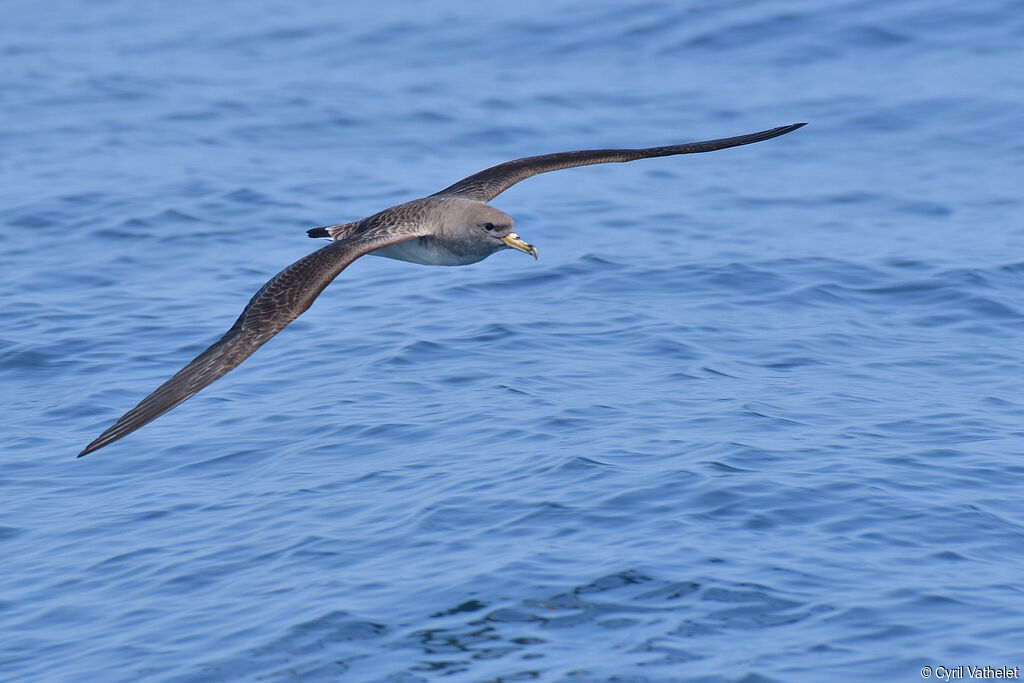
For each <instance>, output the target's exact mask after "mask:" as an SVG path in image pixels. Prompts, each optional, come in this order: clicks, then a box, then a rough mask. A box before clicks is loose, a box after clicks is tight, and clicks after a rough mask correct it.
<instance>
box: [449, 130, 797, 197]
mask: <svg viewBox="0 0 1024 683" xmlns="http://www.w3.org/2000/svg"><path fill="white" fill-rule="evenodd" d="M805 125H807V124H805V123H794V124H791V125H788V126H779V127H778V128H772V129H770V130H762V131H760V132H758V133H748V134H747V135H737V136H736V137H732V138H720V139H718V140H704V141H703V142H688V143H685V144H682V145H668V146H667V147H648V148H645V149H587V150H581V151H578V152H558V153H556V154H544V155H541V156H537V157H525V158H523V159H513V160H512V161H506V162H505V163H503V164H498V165H497V166H491V167H490V168H488V169H485V170H483V171H480V172H479V173H474V174H473V175H471V176H468V177H466V178H463V179H462V180H460V181H459V182H457V183H455V184H454V185H450V186H448V187H446V188H444V189H443V190H441V191H440V192H436V193H434V194H433V195H431V196H433V197H464V198H466V199H475V200H477V201H481V202H489V201H491V200H492V199H494V198H495V197H497V196H498V195H499V194H501V193H502V192H504V191H505V190H507V189H508V188H510V187H512V186H513V185H515V184H516V183H518V182H520V181H523V180H526V179H527V178H529V177H531V176H535V175H537V174H538V173H547V172H548V171H557V170H559V169H562V168H573V167H575V166H590V165H591V164H607V163H612V162H622V161H636V160H637V159H649V158H651V157H667V156H672V155H673V154H694V153H697V152H714V151H715V150H719V149H725V148H727V147H739V146H740V145H749V144H750V143H752V142H761V141H762V140H770V139H772V138H775V137H778V136H780V135H785V134H786V133H790V132H792V131H794V130H796V129H797V128H800V127H801V126H805Z"/></svg>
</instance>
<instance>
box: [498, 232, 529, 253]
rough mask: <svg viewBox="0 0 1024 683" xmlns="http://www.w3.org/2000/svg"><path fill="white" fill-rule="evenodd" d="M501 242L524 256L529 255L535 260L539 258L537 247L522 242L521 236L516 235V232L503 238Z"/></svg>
mask: <svg viewBox="0 0 1024 683" xmlns="http://www.w3.org/2000/svg"><path fill="white" fill-rule="evenodd" d="M501 241H502V242H504V243H505V244H507V245H508V246H509V247H511V248H512V249H515V250H516V251H521V252H523V253H524V254H529V255H530V256H532V257H533V258H537V247H535V246H533V245H532V244H528V243H526V242H524V241H522V240H521V239H519V235H517V234H515V233H514V232H513V233H511V234H509V235H507V236H505V237H502V238H501Z"/></svg>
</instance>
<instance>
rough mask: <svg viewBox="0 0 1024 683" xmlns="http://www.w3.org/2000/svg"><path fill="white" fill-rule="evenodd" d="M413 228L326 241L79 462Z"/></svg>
mask: <svg viewBox="0 0 1024 683" xmlns="http://www.w3.org/2000/svg"><path fill="white" fill-rule="evenodd" d="M421 234H422V233H421V231H420V230H418V229H408V230H403V229H400V228H396V227H395V226H380V228H378V229H376V230H374V229H372V228H371V229H370V230H368V231H366V232H364V233H362V234H360V235H358V236H356V237H354V238H351V239H348V240H344V241H339V242H331V243H330V244H328V245H327V246H326V247H323V248H322V249H318V250H317V251H314V252H313V253H312V254H309V255H308V256H305V257H303V258H301V259H299V260H298V261H296V262H295V263H293V264H291V265H290V266H288V267H287V268H285V269H284V270H282V271H281V272H280V273H278V274H277V275H275V276H274V277H273V278H271V279H270V281H269V282H267V284H265V285H263V287H261V288H260V290H259V291H258V292H256V294H255V295H254V296H253V297H252V299H250V301H249V303H248V304H247V305H246V307H245V310H243V311H242V314H241V315H240V316H238V320H236V321H235V324H234V325H232V326H231V329H230V330H228V331H227V333H226V334H225V335H224V336H223V337H221V338H220V340H219V341H217V342H216V343H214V344H213V345H212V346H210V348H208V349H206V350H205V351H203V352H202V353H201V354H199V355H198V356H196V358H195V359H194V360H193V361H192V362H191V363H189V364H188V365H186V366H185V367H183V368H182V369H181V370H179V371H178V372H177V374H175V375H174V376H173V377H171V378H170V379H169V380H167V381H166V382H164V383H163V384H161V385H160V387H159V388H158V389H157V390H156V391H154V392H153V393H152V394H150V395H149V396H147V397H146V398H144V399H142V401H141V402H140V403H139V404H138V405H137V406H135V407H134V408H132V409H131V410H129V411H128V412H127V413H125V414H124V415H123V416H122V417H121V419H119V420H118V421H117V422H116V423H114V425H113V426H111V427H110V428H109V429H107V430H106V431H105V432H103V433H102V434H100V435H99V436H98V437H97V438H96V440H95V441H93V442H92V443H90V444H89V445H88V446H86V447H85V450H83V451H82V452H81V453H79V454H78V457H82V456H83V455H85V454H86V453H90V452H92V451H94V450H96V449H97V448H101V447H103V446H106V445H107V444H109V443H110V442H112V441H116V440H118V439H120V438H121V437H122V436H125V435H126V434H129V433H131V432H133V431H135V430H136V429H138V428H139V427H141V426H143V425H144V424H146V423H148V422H150V421H152V420H155V419H156V418H158V417H160V416H161V415H163V414H164V413H166V412H167V411H168V410H170V409H171V408H173V407H175V406H176V405H178V404H179V403H181V402H182V401H184V400H185V399H187V398H189V397H190V396H192V395H193V394H195V393H196V392H197V391H199V390H200V389H202V388H203V387H205V386H206V385H208V384H210V383H211V382H213V381H214V380H216V379H217V378H219V377H222V376H223V375H225V374H227V373H228V372H230V371H231V370H233V369H234V368H236V367H238V365H239V364H240V363H241V362H242V361H244V360H245V359H246V358H248V357H249V356H250V355H252V353H253V352H254V351H255V350H256V349H258V348H259V347H260V346H262V345H263V344H264V343H265V342H266V341H267V340H269V339H270V338H271V337H273V336H274V335H275V334H277V333H278V332H280V331H281V330H282V329H283V328H284V327H285V326H286V325H287V324H288V323H290V322H291V321H293V320H295V318H297V317H298V316H299V315H300V314H301V313H302V312H303V311H305V310H306V309H307V308H309V306H310V304H312V303H313V300H314V299H316V298H317V296H319V295H320V292H322V291H323V290H324V287H326V286H327V285H328V284H330V282H331V280H333V279H334V278H335V277H337V275H338V274H339V273H340V272H341V271H343V270H344V269H345V268H346V267H347V266H348V265H349V264H350V263H352V262H353V261H355V260H356V259H357V258H359V257H360V256H363V255H364V254H368V253H369V252H371V251H374V250H376V249H380V248H382V247H386V246H388V245H391V244H397V243H399V242H404V241H406V240H409V239H413V238H415V237H419V236H421Z"/></svg>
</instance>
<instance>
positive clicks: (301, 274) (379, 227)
mask: <svg viewBox="0 0 1024 683" xmlns="http://www.w3.org/2000/svg"><path fill="white" fill-rule="evenodd" d="M804 125H806V124H803V123H794V124H791V125H788V126H780V127H778V128H772V129H770V130H763V131H760V132H758V133H750V134H748V135H739V136H736V137H731V138H721V139H718V140H705V141H702V142H689V143H686V144H682V145H669V146H666V147H649V148H646V149H594V150H582V151H577V152H559V153H556V154H545V155H542V156H535V157H526V158H523V159H514V160H512V161H506V162H505V163H503V164H498V165H497V166H492V167H491V168H488V169H486V170H483V171H480V172H479V173H474V174H473V175H471V176H469V177H467V178H463V179H462V180H460V181H458V182H457V183H455V184H454V185H450V186H449V187H446V188H445V189H443V190H441V191H440V192H435V193H434V194H432V195H430V196H429V197H423V198H422V199H414V200H413V201H411V202H406V203H405V204H399V205H398V206H393V207H391V208H390V209H384V210H383V211H381V212H379V213H375V214H373V215H372V216H369V217H368V218H363V219H362V220H358V221H354V222H352V223H342V224H340V225H331V226H327V227H323V228H313V229H312V230H309V231H308V234H309V236H310V237H329V238H330V239H331V243H330V244H328V245H327V246H325V247H322V248H321V249H318V250H317V251H314V252H313V253H311V254H309V255H308V256H305V257H303V258H301V259H299V260H298V261H296V262H295V263H293V264H291V265H290V266H288V267H287V268H285V269H284V270H282V271H281V272H280V273H278V274H277V275H275V276H274V277H272V278H271V279H270V281H269V282H267V283H266V284H265V285H263V286H262V287H261V288H260V289H259V291H258V292H256V294H255V295H253V297H252V299H250V300H249V303H248V304H246V306H245V308H244V309H243V310H242V314H241V315H240V316H238V320H236V321H235V324H234V325H232V326H231V329H229V330H228V331H227V332H226V333H225V334H224V336H223V337H221V338H220V339H219V340H218V341H217V342H215V343H214V344H213V345H212V346H210V348H208V349H206V350H205V351H203V352H202V353H201V354H199V355H198V356H196V357H195V359H193V360H192V362H190V363H189V364H188V365H186V366H185V367H183V368H182V369H181V370H179V371H178V372H177V373H176V374H175V375H174V376H173V377H171V378H170V379H169V380H167V381H166V382H164V383H163V384H161V385H160V386H159V387H158V388H157V389H156V391H154V392H153V393H151V394H150V395H149V396H147V397H146V398H144V399H142V401H140V402H139V404H138V405H137V406H135V407H134V408H132V409H131V410H129V411H128V412H127V413H125V414H124V415H122V416H121V418H120V419H119V420H118V421H117V422H115V423H114V424H113V425H112V426H111V427H110V428H108V429H107V430H106V431H105V432H103V433H102V434H100V435H99V436H98V437H96V439H95V440H94V441H93V442H92V443H90V444H89V445H88V446H86V447H85V449H84V450H83V451H82V452H81V453H79V454H78V457H82V456H83V455H85V454H87V453H91V452H92V451H94V450H96V449H97V448H102V447H103V446H106V445H107V444H109V443H111V442H113V441H117V440H118V439H120V438H121V437H123V436H125V435H127V434H130V433H131V432H134V431H135V430H136V429H138V428H139V427H142V426H143V425H145V424H147V423H148V422H151V421H152V420H155V419H156V418H158V417H160V416H161V415H163V414H164V413H166V412H167V411H168V410H170V409H171V408H174V407H175V406H176V405H178V404H179V403H181V402H182V401H184V400H185V399H187V398H189V397H190V396H192V395H193V394H195V393H196V392H198V391H199V390H200V389H202V388H203V387H205V386H206V385H208V384H210V383H211V382H213V381H214V380H216V379H218V378H219V377H221V376H223V375H225V374H227V373H228V372H230V371H231V370H233V369H234V368H236V367H238V365H239V364H241V362H242V361H244V360H245V359H246V358H248V357H249V356H250V355H252V353H253V352H254V351H255V350H256V349H258V348H259V347H260V346H262V345H263V344H264V343H265V342H266V341H267V340H268V339H270V338H271V337H273V336H274V335H275V334H277V333H278V332H280V331H281V330H282V329H283V328H284V327H285V325H287V324H288V323H290V322H291V321H293V320H295V318H297V317H298V316H299V315H300V314H301V313H302V312H303V311H305V310H306V309H307V308H309V306H310V304H312V303H313V300H314V299H316V298H317V296H319V295H320V292H322V291H323V290H324V288H325V287H326V286H327V285H328V284H329V283H330V282H331V280H333V279H334V278H335V277H337V275H338V273H340V272H341V271H343V270H344V269H345V268H346V267H347V266H348V265H349V264H350V263H352V262H353V261H355V260H356V259H357V258H359V257H360V256H363V255H365V254H374V255H377V256H386V257H388V258H393V259H399V260H401V261H412V262H413V263H422V264H425V265H431V266H463V265H467V264H470V263H476V262H477V261H481V260H483V259H485V258H487V257H488V256H490V255H491V254H493V253H494V252H496V251H500V250H502V249H515V250H517V251H521V252H523V253H526V254H530V255H531V256H533V257H534V258H537V248H536V247H534V246H533V245H532V244H529V243H527V242H525V241H523V240H522V239H520V237H519V235H517V234H516V233H515V232H514V231H513V229H512V218H511V217H509V216H508V215H507V214H505V213H502V212H501V211H499V210H497V209H495V208H493V207H491V206H488V205H487V202H489V201H491V200H492V199H494V198H495V197H497V196H498V195H499V194H501V193H502V192H504V191H505V190H507V189H508V188H510V187H512V186H513V185H515V184H516V183H518V182H520V181H522V180H526V179H527V178H529V177H530V176H535V175H537V174H539V173H547V172H549V171H557V170H559V169H563V168H572V167H574V166H589V165H591V164H607V163H611V162H623V161H635V160H637V159H649V158H652V157H665V156H672V155H675V154H694V153H697V152H713V151H715V150H719V149H726V148H727V147H738V146H740V145H749V144H751V143H753V142H761V141H762V140H770V139H771V138H774V137H778V136H780V135H785V134H786V133H790V132H792V131H794V130H796V129H797V128H800V127H801V126H804Z"/></svg>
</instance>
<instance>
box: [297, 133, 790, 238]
mask: <svg viewBox="0 0 1024 683" xmlns="http://www.w3.org/2000/svg"><path fill="white" fill-rule="evenodd" d="M801 125H803V124H801ZM306 234H307V235H309V236H310V237H330V236H331V233H329V232H327V228H310V229H309V230H307V231H306Z"/></svg>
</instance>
